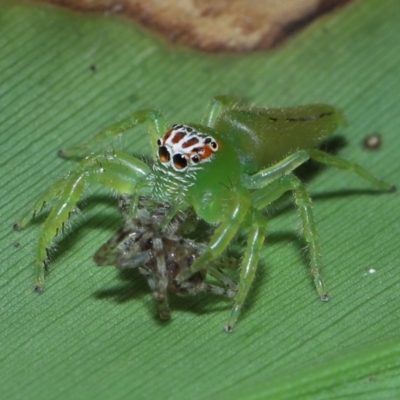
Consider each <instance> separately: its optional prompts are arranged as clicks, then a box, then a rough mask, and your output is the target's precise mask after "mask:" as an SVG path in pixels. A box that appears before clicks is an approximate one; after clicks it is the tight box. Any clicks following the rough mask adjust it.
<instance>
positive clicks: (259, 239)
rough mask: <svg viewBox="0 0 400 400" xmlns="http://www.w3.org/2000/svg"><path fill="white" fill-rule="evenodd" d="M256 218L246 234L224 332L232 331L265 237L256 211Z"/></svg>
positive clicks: (252, 277)
mask: <svg viewBox="0 0 400 400" xmlns="http://www.w3.org/2000/svg"><path fill="white" fill-rule="evenodd" d="M256 218H257V219H256ZM256 218H254V219H255V220H254V221H253V224H252V227H251V228H250V231H249V234H248V236H247V247H246V252H245V254H244V258H243V261H242V264H241V267H240V278H239V285H238V291H237V294H236V296H235V298H234V302H233V308H232V311H231V314H230V316H229V319H228V322H227V323H226V325H225V331H226V332H232V331H233V328H234V326H235V325H236V321H237V319H238V317H239V314H240V311H241V309H242V307H243V304H244V302H245V300H246V297H247V294H248V292H249V290H250V287H251V284H252V283H253V280H254V277H255V274H256V270H257V265H258V260H259V258H260V251H261V248H262V245H263V243H264V239H265V228H264V217H263V216H262V215H261V214H258V213H257V217H256Z"/></svg>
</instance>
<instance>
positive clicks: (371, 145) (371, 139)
mask: <svg viewBox="0 0 400 400" xmlns="http://www.w3.org/2000/svg"><path fill="white" fill-rule="evenodd" d="M363 145H364V147H365V148H366V149H368V150H377V149H379V148H380V147H381V145H382V137H381V135H379V134H377V133H371V134H370V135H367V136H366V137H365V138H364V140H363Z"/></svg>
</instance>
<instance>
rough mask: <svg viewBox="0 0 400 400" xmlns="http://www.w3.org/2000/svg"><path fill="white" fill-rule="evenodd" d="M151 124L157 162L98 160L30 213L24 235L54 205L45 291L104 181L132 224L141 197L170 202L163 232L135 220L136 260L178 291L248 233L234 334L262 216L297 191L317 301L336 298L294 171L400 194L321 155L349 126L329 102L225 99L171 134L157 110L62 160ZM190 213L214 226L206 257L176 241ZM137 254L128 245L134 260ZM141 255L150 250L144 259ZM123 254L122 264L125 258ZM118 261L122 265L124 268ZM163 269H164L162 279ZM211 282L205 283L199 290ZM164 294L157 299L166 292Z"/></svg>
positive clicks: (259, 242)
mask: <svg viewBox="0 0 400 400" xmlns="http://www.w3.org/2000/svg"><path fill="white" fill-rule="evenodd" d="M143 123H147V124H148V132H149V137H150V145H151V148H152V154H153V160H152V162H151V164H150V165H148V164H146V163H145V162H143V161H141V160H139V159H138V158H136V157H133V156H131V155H130V154H128V153H125V152H115V151H113V152H106V153H105V154H102V153H91V154H90V155H89V156H87V157H85V158H84V159H83V160H82V161H81V162H80V164H79V165H78V166H77V168H76V169H74V170H72V171H71V172H70V173H69V174H68V175H67V176H66V177H65V178H63V179H61V180H59V181H58V182H56V183H55V184H54V185H53V186H52V187H50V189H49V190H48V191H47V192H45V193H44V194H43V195H42V196H40V197H39V199H38V200H37V201H36V202H35V204H34V205H33V207H32V209H31V210H30V212H29V213H27V214H26V215H25V217H24V218H22V220H21V221H20V222H19V223H17V224H16V225H15V227H16V228H17V229H18V228H22V227H23V226H24V225H26V223H27V222H28V221H29V220H30V218H31V216H32V214H34V215H35V214H36V212H37V211H38V210H40V209H41V208H42V207H43V205H44V204H49V203H50V204H51V203H52V207H53V208H52V210H51V211H50V213H49V216H48V217H47V219H46V220H45V222H44V224H43V228H42V232H41V234H40V237H39V245H38V251H37V257H36V267H35V287H36V289H37V290H42V289H43V287H44V276H45V265H46V264H47V263H48V255H47V254H48V249H49V247H50V246H51V244H52V241H53V239H54V237H55V236H56V235H57V234H58V232H61V231H62V228H63V227H64V224H65V223H66V222H67V221H68V218H69V216H70V214H71V213H72V211H73V210H74V209H75V208H76V204H77V202H78V201H79V200H80V198H81V197H82V195H83V193H84V189H85V186H87V185H88V184H91V183H101V184H103V185H105V186H107V187H109V188H111V189H112V190H114V191H116V192H118V193H121V194H127V195H128V196H130V197H131V198H132V199H133V201H132V205H131V206H130V207H129V210H128V213H129V215H130V217H131V218H132V219H131V221H136V222H137V217H138V216H137V213H138V210H140V207H141V206H140V204H138V202H139V200H138V199H140V198H143V196H150V198H151V200H152V201H154V202H155V203H163V204H166V205H167V207H166V210H167V211H166V212H162V213H161V219H157V220H156V224H155V228H151V227H150V225H148V224H147V223H145V224H144V227H142V228H143V229H144V230H143V229H142V228H139V226H138V224H137V223H136V222H132V223H133V226H131V227H130V228H129V229H130V231H132V232H133V235H136V236H137V237H138V242H136V243H137V244H138V246H139V247H135V246H134V247H133V250H132V252H133V253H132V252H131V253H132V257H133V259H134V260H136V261H137V260H138V259H142V261H143V263H144V267H143V268H144V270H145V271H147V273H148V274H149V276H150V278H151V279H150V278H149V279H150V280H149V282H150V281H151V280H154V281H156V282H163V285H164V286H165V285H166V286H168V285H169V286H170V287H175V288H183V287H184V286H185V285H187V284H188V283H190V285H193V282H194V281H193V279H194V280H196V277H197V278H198V277H199V276H200V278H201V276H203V275H204V274H205V273H208V274H211V272H212V271H213V269H212V268H213V266H214V265H215V262H217V261H218V260H219V261H221V259H222V258H223V255H224V253H225V250H226V249H227V247H228V246H229V244H230V243H231V241H232V240H233V238H234V237H235V236H236V235H237V234H238V233H239V231H240V232H242V234H243V236H244V237H245V238H246V245H245V250H244V254H243V258H242V260H241V266H240V280H239V284H238V291H237V294H236V295H235V297H234V304H233V308H232V311H231V314H230V316H229V319H228V322H227V324H226V326H225V329H226V331H231V330H232V329H233V326H234V325H235V323H236V321H237V319H238V317H239V314H240V311H241V309H242V307H243V304H244V301H245V299H246V296H247V294H248V292H249V290H250V287H251V284H252V282H253V280H254V277H255V276H256V269H257V265H258V259H259V256H260V252H261V249H262V246H263V243H264V238H265V235H266V215H265V213H264V212H263V210H264V209H265V208H266V207H268V206H269V205H270V204H271V203H273V202H274V201H275V200H277V199H279V198H280V197H281V196H282V195H283V194H284V193H285V192H288V191H290V192H292V193H293V195H294V202H295V204H296V206H297V208H298V210H299V214H300V219H301V225H302V232H303V235H304V240H305V241H306V242H307V244H308V250H309V258H310V269H311V275H312V277H313V280H314V284H315V286H316V289H317V292H318V295H319V297H320V299H321V300H323V301H326V300H328V294H327V290H326V288H325V285H324V282H323V279H322V276H321V256H320V254H321V252H320V244H319V236H318V232H317V228H316V222H315V218H314V212H313V208H312V204H311V198H310V196H309V194H308V192H307V189H306V187H305V186H304V184H303V183H302V182H301V181H300V179H299V178H297V177H296V176H295V175H294V173H293V172H294V170H295V169H296V168H297V167H299V166H300V165H301V164H303V163H305V162H306V161H307V160H309V159H312V160H314V161H317V162H320V163H323V164H326V165H330V166H333V167H336V168H339V169H342V170H346V171H352V172H354V173H356V174H357V175H359V176H360V177H361V178H363V179H365V180H367V181H369V182H370V183H371V184H372V185H374V186H376V187H377V188H379V189H381V190H385V191H390V190H393V189H394V187H393V186H392V185H390V184H388V183H386V182H384V181H382V180H380V179H377V178H375V177H374V176H372V175H371V174H370V173H369V172H367V171H366V170H365V169H363V168H361V167H360V166H359V165H357V164H354V163H352V162H350V161H347V160H344V159H341V158H339V157H336V156H333V155H331V154H328V153H325V152H323V151H321V150H318V147H319V146H320V145H321V144H322V142H323V141H324V140H326V139H327V138H329V137H330V136H331V135H332V133H333V132H334V131H335V130H336V129H337V128H338V127H339V126H341V125H344V124H345V123H346V120H345V118H344V116H343V114H342V113H341V112H340V111H338V110H337V109H336V108H334V107H332V106H329V105H326V104H312V105H305V106H299V107H292V108H278V109H268V108H260V107H249V106H245V105H243V104H239V102H238V101H237V99H236V98H232V97H228V96H218V97H215V98H214V99H213V100H212V102H211V104H210V107H209V110H208V112H207V114H206V117H205V119H204V123H203V124H190V125H174V126H173V127H172V128H171V129H169V130H168V129H167V125H166V124H165V121H164V118H163V116H162V115H161V114H160V113H159V112H158V111H155V110H140V111H137V112H135V113H134V114H133V115H132V116H131V117H130V118H128V119H126V120H124V121H121V122H120V123H118V124H116V125H113V126H112V127H110V128H108V129H105V130H104V131H102V132H100V133H99V134H98V135H97V136H96V137H95V138H94V139H93V140H91V141H89V142H88V143H86V144H85V145H83V146H78V147H76V148H73V149H70V150H67V151H63V152H61V153H60V154H62V155H63V156H64V157H65V158H72V157H82V155H84V154H87V153H88V151H90V149H91V148H92V146H94V145H95V144H97V143H99V142H103V141H104V140H106V139H108V138H112V137H115V136H118V135H120V134H122V133H123V132H125V131H128V130H129V129H131V128H135V127H136V126H138V125H140V124H143ZM165 132H167V133H165ZM135 199H136V200H135ZM188 210H194V212H195V213H196V215H197V218H198V219H202V220H203V222H205V223H208V224H210V226H211V227H212V233H211V235H210V238H209V241H208V243H207V245H206V246H205V248H202V250H201V251H200V252H198V251H197V250H193V249H195V247H194V248H191V247H190V246H189V245H188V242H184V243H186V244H182V243H181V242H179V240H177V238H179V237H181V238H182V236H181V235H180V234H178V235H175V236H173V237H172V242H171V241H170V239H171V238H169V237H168V227H169V226H170V224H171V222H172V223H173V221H176V218H177V215H178V213H180V212H182V211H183V212H184V213H185V215H187V211H188ZM135 218H136V219H135ZM154 218H155V217H154V216H153V217H151V218H150V219H154ZM157 218H159V217H157ZM139 219H140V218H139ZM141 222H142V223H143V221H142V220H141ZM180 224H181V222H180V223H179V226H181V225H180ZM182 226H183V225H182ZM129 229H128V231H129ZM140 229H142V231H141V230H140ZM124 232H125V231H124ZM124 232H123V233H124ZM124 234H125V233H124ZM146 235H147V236H149V235H150V237H151V238H153V239H155V242H157V243H158V244H159V245H163V246H164V250H165V249H166V250H165V251H166V253H165V252H164V253H159V247H157V246H156V247H154V246H153V247H152V246H150V248H149V249H147V250H146V249H145V247H146V246H147V245H148V244H149V242H147V241H146V240H145V238H146ZM122 236H124V235H122ZM171 243H172V245H171ZM174 246H175V247H177V248H178V249H179V250H180V253H181V254H183V255H179V256H178V258H177V259H176V258H175V259H174V257H176V255H175V256H174V254H175V253H174ZM130 251H131V250H129V248H128V253H129V252H130ZM137 251H138V252H139V253H143V254H140V256H139V258H138V256H137V254H136V253H137ZM117 253H118V251H117ZM118 254H119V256H118V257H120V256H121V254H122V253H118ZM157 254H162V255H161V256H160V257H158V259H159V260H161V262H163V261H162V260H164V262H165V261H167V262H169V261H171V265H175V266H178V270H179V273H178V275H176V276H175V275H174V274H173V275H172V276H173V279H172V278H164V279H163V280H160V278H159V275H160V273H159V270H160V268H159V266H158V264H157V263H158V261H151V260H155V259H157ZM185 254H186V255H189V260H191V261H190V262H187V261H184V260H187V259H186V258H185ZM142 256H143V257H144V258H141V257H142ZM146 257H147V258H146ZM148 257H150V258H148ZM152 257H153V258H152ZM154 257H155V258H154ZM128 258H129V255H128ZM131 261H132V260H131ZM136 261H135V263H136ZM132 262H133V261H132ZM114 263H115V262H114ZM116 263H117V264H120V261H116ZM124 263H125V261H124ZM135 263H134V264H135ZM154 268H156V270H155V271H156V272H153V270H154ZM170 271H172V269H170ZM201 271H202V272H201ZM199 272H200V275H198V273H199ZM202 274H203V275H202ZM202 281H203V278H201V279H200V283H201V282H202ZM157 290H158V289H157ZM163 290H164V289H162V290H161V289H160V290H158V292H159V293H163Z"/></svg>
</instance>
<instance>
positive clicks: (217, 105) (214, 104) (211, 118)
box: [202, 95, 243, 127]
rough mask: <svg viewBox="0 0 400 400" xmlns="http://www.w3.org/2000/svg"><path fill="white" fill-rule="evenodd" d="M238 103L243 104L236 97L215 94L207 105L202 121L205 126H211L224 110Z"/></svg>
mask: <svg viewBox="0 0 400 400" xmlns="http://www.w3.org/2000/svg"><path fill="white" fill-rule="evenodd" d="M238 104H243V101H242V100H241V99H239V98H238V97H235V96H224V95H222V96H215V97H214V98H213V99H212V100H211V102H210V104H209V105H208V108H207V111H206V114H205V115H204V118H203V121H202V123H203V124H204V125H206V126H209V127H213V126H214V125H215V122H216V121H217V119H218V117H219V116H220V114H221V113H222V112H223V111H224V110H226V109H227V108H232V107H235V106H237V105H238Z"/></svg>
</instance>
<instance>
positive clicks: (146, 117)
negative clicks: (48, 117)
mask: <svg viewBox="0 0 400 400" xmlns="http://www.w3.org/2000/svg"><path fill="white" fill-rule="evenodd" d="M144 123H147V126H148V132H149V136H150V145H151V150H152V154H154V155H155V154H157V139H158V138H160V137H161V136H162V135H163V134H164V133H165V132H166V131H167V127H166V124H165V120H164V117H163V116H162V114H161V113H160V112H159V111H156V110H140V111H137V112H135V113H133V114H132V115H131V116H130V117H129V118H127V119H124V120H123V121H120V122H118V123H116V124H114V125H112V126H110V127H109V128H106V129H104V130H102V131H101V132H99V133H98V134H97V135H96V136H94V137H93V138H92V139H91V140H89V141H88V142H86V143H84V144H82V145H79V146H75V147H71V148H69V149H66V150H60V151H59V155H60V156H61V157H63V158H82V156H84V155H85V154H87V153H88V151H90V149H91V148H93V147H94V146H95V145H97V144H99V143H101V142H103V141H104V140H107V139H111V138H114V137H117V136H120V135H122V134H123V133H124V132H126V131H128V130H130V129H132V128H135V127H136V126H138V125H141V124H144Z"/></svg>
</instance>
